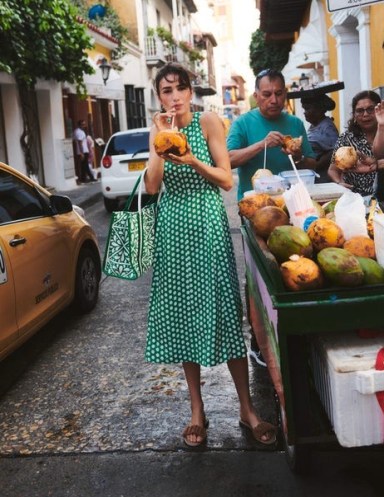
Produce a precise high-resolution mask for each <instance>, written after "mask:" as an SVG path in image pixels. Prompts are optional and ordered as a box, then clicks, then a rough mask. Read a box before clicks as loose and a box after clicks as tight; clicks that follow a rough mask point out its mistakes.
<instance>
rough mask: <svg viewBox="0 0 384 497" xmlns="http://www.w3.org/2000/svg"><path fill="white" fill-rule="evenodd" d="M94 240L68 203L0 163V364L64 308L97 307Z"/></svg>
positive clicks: (86, 309) (98, 265)
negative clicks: (71, 306)
mask: <svg viewBox="0 0 384 497" xmlns="http://www.w3.org/2000/svg"><path fill="white" fill-rule="evenodd" d="M100 276H101V263H100V252H99V248H98V242H97V238H96V234H95V232H94V231H93V229H92V227H91V226H90V225H89V224H88V223H87V221H86V220H85V219H83V218H82V217H81V215H79V214H78V212H77V210H76V209H74V208H73V206H72V203H71V201H70V199H69V198H68V197H65V196H60V195H54V194H51V193H50V192H48V191H47V190H45V189H44V188H42V187H40V186H39V185H38V184H37V183H35V182H34V181H32V180H31V179H29V178H28V177H27V176H25V175H23V174H22V173H20V172H18V171H16V170H15V169H14V168H12V167H10V166H7V165H6V164H3V163H2V162H0V360H1V359H3V358H4V357H5V356H6V355H8V354H9V353H10V352H12V351H13V350H14V349H15V348H17V347H18V346H19V345H21V343H23V342H24V341H25V340H26V339H27V338H29V337H30V336H31V335H32V334H34V333H35V332H36V331H37V330H39V329H40V328H41V327H42V326H43V325H44V324H46V323H47V322H48V321H49V320H50V319H51V318H52V317H53V316H55V315H56V314H58V313H59V312H60V311H61V310H63V309H64V308H65V307H67V306H69V305H70V304H72V305H73V307H74V308H75V309H76V310H77V311H80V312H89V311H91V310H92V309H93V308H94V307H95V305H96V302H97V298H98V293H99V283H100Z"/></svg>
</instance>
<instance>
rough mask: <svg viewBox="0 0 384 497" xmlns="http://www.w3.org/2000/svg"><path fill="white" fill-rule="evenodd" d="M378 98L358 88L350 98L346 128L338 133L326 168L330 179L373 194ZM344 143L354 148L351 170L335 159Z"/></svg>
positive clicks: (374, 94) (364, 192) (375, 94)
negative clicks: (350, 111)
mask: <svg viewBox="0 0 384 497" xmlns="http://www.w3.org/2000/svg"><path fill="white" fill-rule="evenodd" d="M380 101H381V100H380V96H379V95H378V94H377V93H375V92H374V91H370V90H366V91H361V92H359V93H357V94H356V95H355V96H354V97H353V99H352V116H351V119H350V120H349V121H348V127H347V131H345V132H344V133H342V134H341V135H340V136H339V138H338V140H337V142H336V144H335V148H334V151H333V155H332V158H331V164H330V166H329V169H328V175H329V177H330V178H331V180H332V181H334V182H335V183H339V184H340V185H342V186H345V187H346V188H350V189H351V190H352V191H353V192H356V193H360V195H363V196H370V195H373V194H374V193H375V189H376V176H377V168H378V163H377V159H376V158H375V156H374V153H373V149H372V146H373V142H374V140H375V137H376V133H377V130H378V126H377V119H376V115H375V106H376V105H377V104H378V103H380ZM344 146H345V147H350V146H353V147H354V148H355V149H356V151H357V154H358V161H357V164H356V166H355V167H354V168H353V169H349V170H344V171H342V170H340V169H338V168H337V167H336V165H335V162H334V158H335V153H336V150H337V149H338V148H340V147H344Z"/></svg>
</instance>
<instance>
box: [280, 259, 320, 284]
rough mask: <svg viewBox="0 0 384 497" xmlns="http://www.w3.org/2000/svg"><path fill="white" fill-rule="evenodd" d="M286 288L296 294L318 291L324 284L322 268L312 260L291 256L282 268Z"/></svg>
mask: <svg viewBox="0 0 384 497" xmlns="http://www.w3.org/2000/svg"><path fill="white" fill-rule="evenodd" d="M280 270H281V276H282V278H283V281H284V284H285V286H286V287H287V288H288V289H289V290H292V291H294V292H298V291H302V290H316V289H318V288H321V287H322V286H323V284H324V277H323V274H322V272H321V270H320V267H319V266H318V265H317V264H316V262H314V261H313V260H312V259H308V258H307V257H300V256H299V255H297V254H295V255H291V257H290V258H289V260H288V261H285V262H283V263H282V264H281V266H280Z"/></svg>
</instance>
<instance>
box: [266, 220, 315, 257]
mask: <svg viewBox="0 0 384 497" xmlns="http://www.w3.org/2000/svg"><path fill="white" fill-rule="evenodd" d="M267 245H268V248H269V250H270V251H271V252H272V254H273V255H274V256H275V257H276V259H277V260H278V261H279V262H280V263H281V262H285V261H287V260H288V259H289V257H290V256H291V255H293V254H297V255H302V256H304V257H311V256H312V253H313V247H312V243H311V240H310V238H309V236H308V235H307V233H306V232H305V231H304V230H302V229H301V228H299V227H297V226H291V225H286V226H277V227H276V228H275V229H274V230H273V231H272V232H271V234H270V235H269V237H268V239H267Z"/></svg>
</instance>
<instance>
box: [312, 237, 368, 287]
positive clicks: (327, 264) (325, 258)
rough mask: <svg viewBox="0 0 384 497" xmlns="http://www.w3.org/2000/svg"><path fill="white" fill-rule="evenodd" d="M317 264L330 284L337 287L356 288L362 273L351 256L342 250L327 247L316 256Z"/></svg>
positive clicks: (356, 260)
mask: <svg viewBox="0 0 384 497" xmlns="http://www.w3.org/2000/svg"><path fill="white" fill-rule="evenodd" d="M317 263H318V264H319V266H320V269H321V270H322V272H323V274H324V276H325V277H326V279H328V280H329V282H330V283H332V284H334V285H337V286H347V287H349V286H351V287H352V286H358V285H361V284H362V283H363V281H364V272H363V269H362V268H361V266H360V263H359V261H358V259H357V257H355V256H354V255H353V254H351V253H350V252H348V250H345V249H343V248H338V247H327V248H324V249H322V250H321V251H320V252H319V253H318V254H317Z"/></svg>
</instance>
